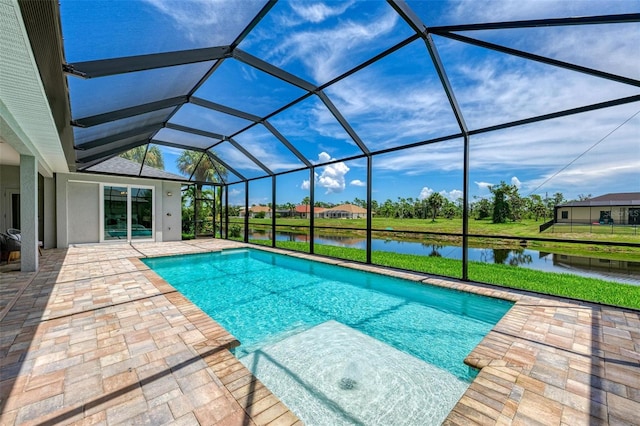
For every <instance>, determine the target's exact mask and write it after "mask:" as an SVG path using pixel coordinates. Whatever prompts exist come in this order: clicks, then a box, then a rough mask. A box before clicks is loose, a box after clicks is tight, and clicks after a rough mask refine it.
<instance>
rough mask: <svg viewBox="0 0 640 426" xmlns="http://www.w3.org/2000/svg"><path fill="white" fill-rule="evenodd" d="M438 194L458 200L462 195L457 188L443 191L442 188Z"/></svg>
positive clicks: (451, 199) (450, 199) (448, 198)
mask: <svg viewBox="0 0 640 426" xmlns="http://www.w3.org/2000/svg"><path fill="white" fill-rule="evenodd" d="M440 195H442V196H443V197H444V198H446V199H447V200H449V201H454V202H455V201H458V200H459V199H460V198H462V196H463V195H464V194H463V193H462V191H460V190H459V189H452V190H451V191H448V192H447V191H445V190H444V189H443V190H442V191H440Z"/></svg>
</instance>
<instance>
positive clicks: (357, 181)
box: [349, 179, 367, 186]
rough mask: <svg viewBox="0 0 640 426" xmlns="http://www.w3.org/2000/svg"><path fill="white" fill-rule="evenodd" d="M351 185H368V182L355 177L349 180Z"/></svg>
mask: <svg viewBox="0 0 640 426" xmlns="http://www.w3.org/2000/svg"><path fill="white" fill-rule="evenodd" d="M349 185H353V186H367V184H366V183H365V182H363V181H361V180H360V179H354V180H352V181H351V182H349Z"/></svg>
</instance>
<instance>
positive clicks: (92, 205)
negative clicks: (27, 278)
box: [56, 173, 182, 247]
mask: <svg viewBox="0 0 640 426" xmlns="http://www.w3.org/2000/svg"><path fill="white" fill-rule="evenodd" d="M100 183H103V184H105V185H140V186H145V187H153V188H154V221H155V234H154V235H153V236H152V238H153V239H154V240H155V241H178V240H180V239H181V238H182V233H181V222H182V218H181V215H182V204H181V201H180V184H179V183H176V182H165V181H160V180H151V179H137V178H126V177H117V176H102V175H90V174H83V173H69V174H58V175H57V176H56V199H57V204H56V212H57V242H58V247H68V246H69V244H73V243H80V242H84V243H98V242H100V213H99V211H100V210H99V208H100V197H101V194H100V185H99V184H100ZM78 188H93V189H86V190H84V189H82V190H80V189H78ZM169 193H171V195H168V194H169Z"/></svg>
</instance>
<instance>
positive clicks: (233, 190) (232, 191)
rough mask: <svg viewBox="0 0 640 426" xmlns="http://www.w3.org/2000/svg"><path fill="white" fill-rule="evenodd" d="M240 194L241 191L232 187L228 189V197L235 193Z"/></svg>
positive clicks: (233, 195)
mask: <svg viewBox="0 0 640 426" xmlns="http://www.w3.org/2000/svg"><path fill="white" fill-rule="evenodd" d="M240 194H242V191H240V190H238V189H235V188H233V189H232V190H231V191H229V196H230V197H235V196H236V195H240Z"/></svg>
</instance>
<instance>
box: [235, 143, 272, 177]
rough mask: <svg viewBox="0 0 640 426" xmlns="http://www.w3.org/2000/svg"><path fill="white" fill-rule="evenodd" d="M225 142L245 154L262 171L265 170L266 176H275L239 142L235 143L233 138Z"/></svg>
mask: <svg viewBox="0 0 640 426" xmlns="http://www.w3.org/2000/svg"><path fill="white" fill-rule="evenodd" d="M225 140H227V141H229V143H230V144H231V145H233V146H234V147H235V148H236V149H237V150H238V151H240V152H241V153H243V154H244V155H245V156H246V157H247V158H248V159H249V160H251V161H253V162H254V163H255V164H256V165H257V166H258V167H260V168H261V169H262V170H264V172H265V173H266V174H268V175H269V176H273V172H272V171H271V169H269V168H268V167H267V166H265V165H264V164H262V162H261V161H260V160H258V159H257V158H256V157H254V156H253V154H251V153H250V152H249V151H247V150H246V149H245V148H244V147H243V146H242V145H240V144H239V143H238V142H237V141H235V140H234V139H233V138H225Z"/></svg>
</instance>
